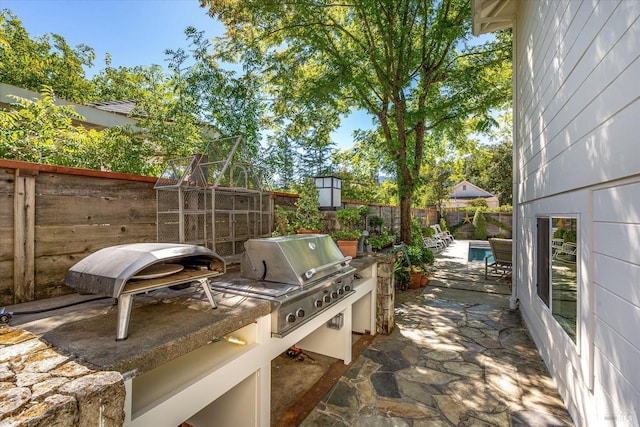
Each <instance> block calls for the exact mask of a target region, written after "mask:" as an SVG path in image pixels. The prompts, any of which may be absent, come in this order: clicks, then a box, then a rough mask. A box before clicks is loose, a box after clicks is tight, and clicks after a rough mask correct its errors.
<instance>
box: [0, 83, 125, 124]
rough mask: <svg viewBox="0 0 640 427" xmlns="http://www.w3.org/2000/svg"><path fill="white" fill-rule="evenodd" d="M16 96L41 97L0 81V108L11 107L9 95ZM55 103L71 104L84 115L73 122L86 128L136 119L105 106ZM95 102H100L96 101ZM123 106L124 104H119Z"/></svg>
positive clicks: (66, 103) (56, 101)
mask: <svg viewBox="0 0 640 427" xmlns="http://www.w3.org/2000/svg"><path fill="white" fill-rule="evenodd" d="M9 95H13V96H18V97H20V98H25V99H29V100H33V99H41V98H42V96H41V95H40V94H39V93H37V92H34V91H31V90H27V89H23V88H20V87H17V86H13V85H8V84H6V83H0V108H11V104H12V103H14V102H15V101H14V100H13V99H12V98H11V97H10V96H9ZM54 102H55V104H56V105H72V106H73V107H74V109H75V110H76V112H78V114H80V115H81V116H83V117H84V120H76V119H73V123H74V124H75V125H80V126H83V127H84V128H86V129H97V130H102V129H105V128H111V127H114V126H125V125H131V126H135V124H136V120H135V119H133V118H131V117H128V116H127V113H124V112H120V111H117V112H115V111H113V110H109V109H105V108H98V107H96V106H94V105H83V104H76V103H73V102H68V101H65V100H63V99H59V98H57V99H55V101H54ZM127 103H133V105H135V102H131V101H115V102H108V103H104V104H127ZM95 104H101V103H100V102H97V103H95ZM121 107H122V108H124V105H122V106H121Z"/></svg>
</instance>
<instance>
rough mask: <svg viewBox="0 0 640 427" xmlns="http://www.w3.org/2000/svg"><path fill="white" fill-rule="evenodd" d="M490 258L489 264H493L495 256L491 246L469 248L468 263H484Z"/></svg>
mask: <svg viewBox="0 0 640 427" xmlns="http://www.w3.org/2000/svg"><path fill="white" fill-rule="evenodd" d="M487 255H488V256H489V262H493V255H492V254H491V248H490V247H489V246H469V258H468V261H483V262H484V259H485V257H486V256H487Z"/></svg>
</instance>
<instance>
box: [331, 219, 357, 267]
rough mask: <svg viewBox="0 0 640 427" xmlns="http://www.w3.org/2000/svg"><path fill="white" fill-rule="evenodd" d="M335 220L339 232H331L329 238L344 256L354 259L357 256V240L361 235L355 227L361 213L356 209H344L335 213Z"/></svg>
mask: <svg viewBox="0 0 640 427" xmlns="http://www.w3.org/2000/svg"><path fill="white" fill-rule="evenodd" d="M336 219H337V220H338V224H340V230H337V231H335V232H333V233H332V234H331V237H332V238H333V240H335V241H336V244H337V245H338V248H339V249H340V251H341V252H342V254H343V255H344V256H350V257H352V258H355V257H356V255H357V254H358V239H359V238H360V236H361V235H362V233H361V232H360V231H359V230H356V229H355V227H356V225H357V224H358V223H359V222H360V219H361V213H360V211H359V210H358V209H356V208H344V209H341V210H339V211H337V212H336Z"/></svg>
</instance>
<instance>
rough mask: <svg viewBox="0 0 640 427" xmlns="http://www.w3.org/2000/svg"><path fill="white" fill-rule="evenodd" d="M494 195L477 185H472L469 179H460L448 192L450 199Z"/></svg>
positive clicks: (484, 197)
mask: <svg viewBox="0 0 640 427" xmlns="http://www.w3.org/2000/svg"><path fill="white" fill-rule="evenodd" d="M488 197H495V195H494V194H491V193H489V192H488V191H485V190H483V189H482V188H480V187H478V186H477V185H473V184H472V183H470V182H469V181H461V182H459V183H457V184H456V185H455V186H454V187H453V191H452V192H451V193H449V198H450V199H477V198H483V199H486V198H488Z"/></svg>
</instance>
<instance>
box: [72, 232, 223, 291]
mask: <svg viewBox="0 0 640 427" xmlns="http://www.w3.org/2000/svg"><path fill="white" fill-rule="evenodd" d="M168 261H171V262H179V263H181V264H192V263H193V264H200V265H208V264H214V263H215V264H219V265H220V268H221V269H222V272H224V270H225V264H224V261H223V260H222V259H221V258H220V257H219V256H217V255H216V254H215V253H214V252H213V251H211V250H210V249H208V248H206V247H203V246H197V245H185V244H176V243H132V244H125V245H118V246H111V247H107V248H104V249H100V250H99V251H97V252H94V253H92V254H91V255H89V256H87V257H86V258H83V259H82V260H80V261H78V262H77V263H76V264H75V265H73V266H72V267H71V268H70V269H69V270H68V271H67V276H66V278H65V283H66V284H67V285H68V286H71V287H72V288H76V289H78V290H82V291H86V292H89V293H92V294H97V295H105V296H110V297H113V298H117V297H119V296H120V294H121V293H122V291H123V289H124V287H125V284H126V283H127V281H128V280H129V279H131V278H133V276H135V275H136V273H138V272H140V271H142V270H144V269H146V268H147V267H149V266H151V265H154V264H159V263H163V262H168Z"/></svg>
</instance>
